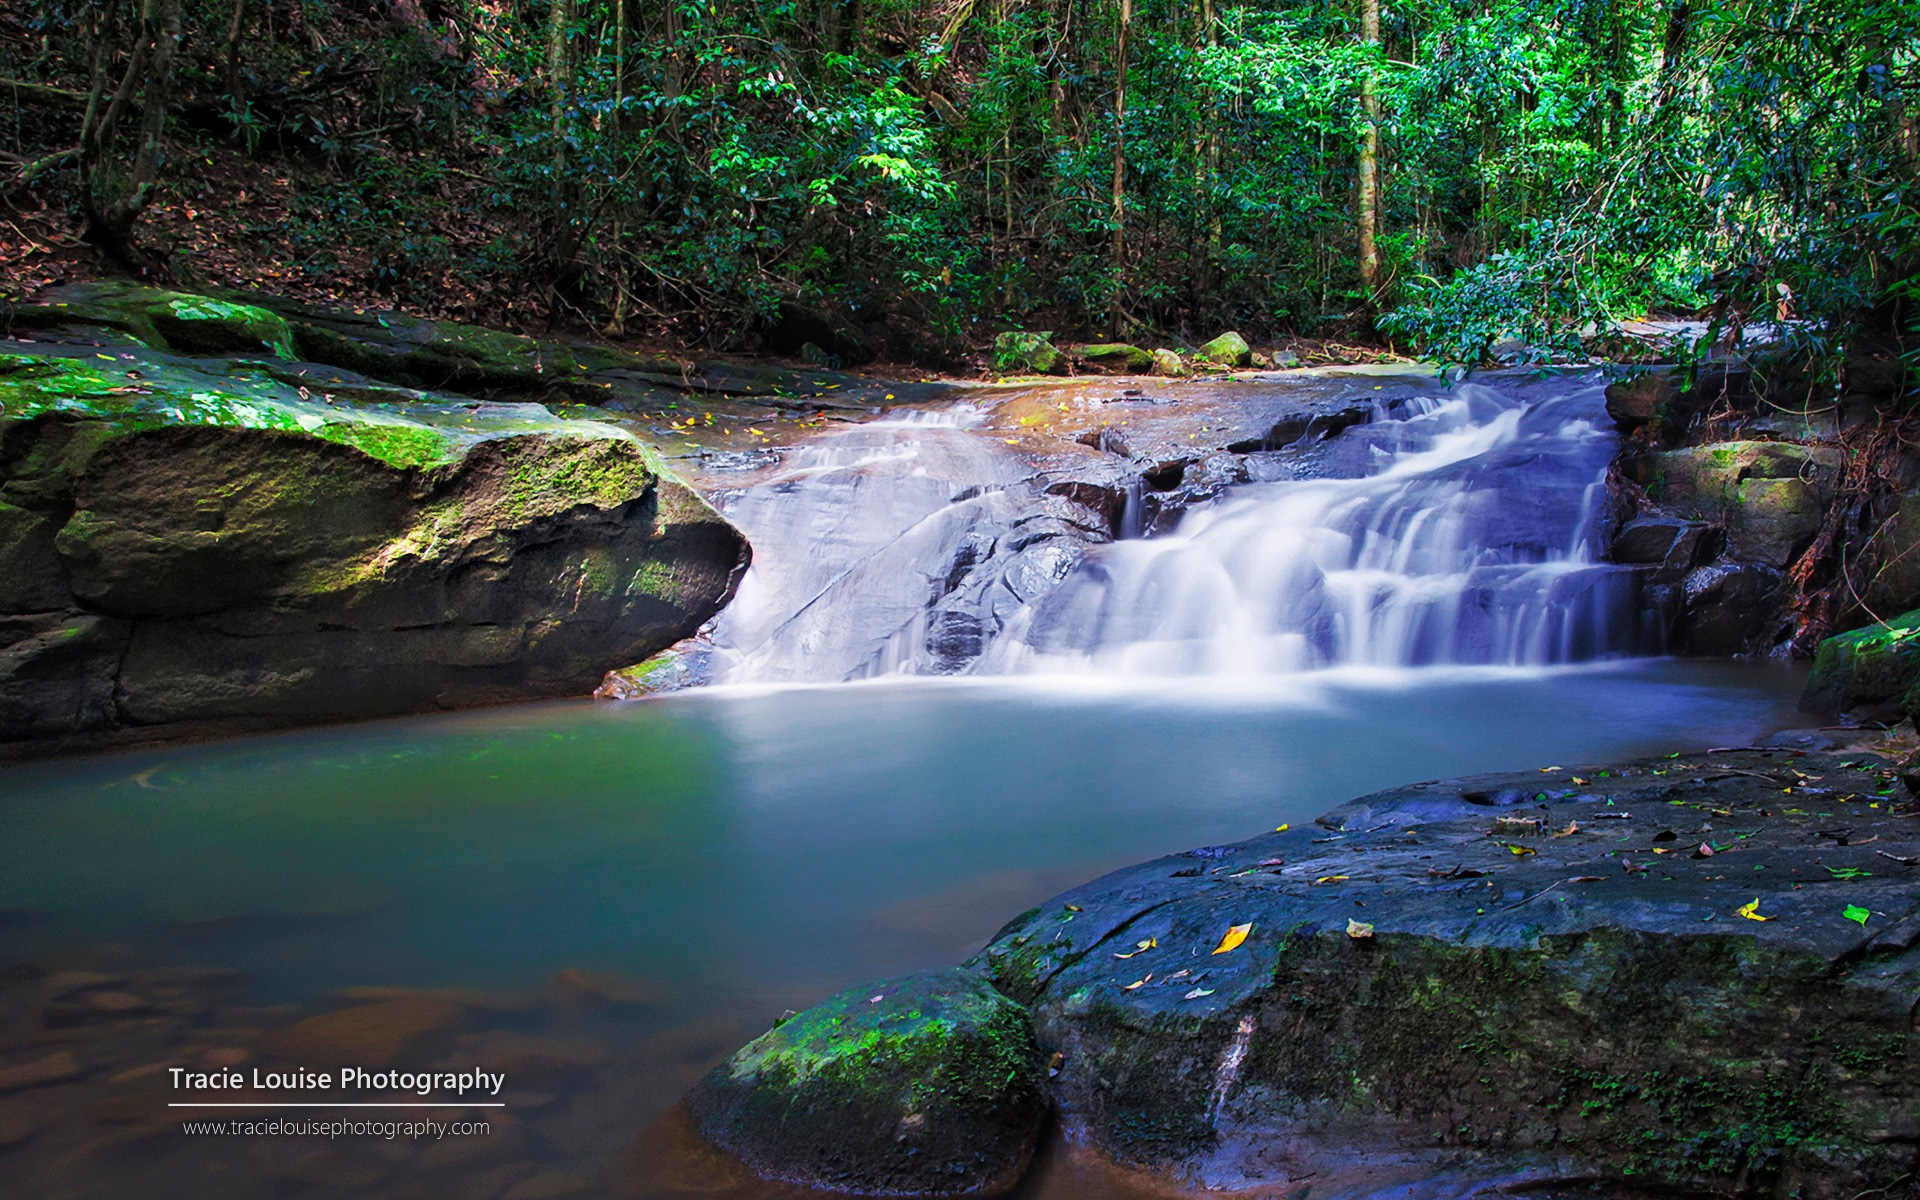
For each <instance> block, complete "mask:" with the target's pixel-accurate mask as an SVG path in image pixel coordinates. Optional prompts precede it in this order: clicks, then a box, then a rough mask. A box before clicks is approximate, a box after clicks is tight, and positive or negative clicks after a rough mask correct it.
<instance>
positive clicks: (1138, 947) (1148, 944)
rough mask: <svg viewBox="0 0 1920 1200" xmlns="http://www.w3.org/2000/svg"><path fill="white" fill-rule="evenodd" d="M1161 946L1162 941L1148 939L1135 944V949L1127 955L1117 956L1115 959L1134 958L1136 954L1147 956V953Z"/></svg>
mask: <svg viewBox="0 0 1920 1200" xmlns="http://www.w3.org/2000/svg"><path fill="white" fill-rule="evenodd" d="M1159 944H1160V941H1159V939H1158V938H1148V939H1147V940H1146V941H1144V942H1135V943H1134V944H1133V949H1131V950H1129V951H1127V952H1126V953H1125V954H1115V955H1114V957H1115V958H1132V957H1133V956H1134V955H1136V954H1145V953H1146V952H1147V951H1149V950H1151V949H1153V948H1154V947H1155V946H1158V945H1159Z"/></svg>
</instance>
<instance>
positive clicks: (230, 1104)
mask: <svg viewBox="0 0 1920 1200" xmlns="http://www.w3.org/2000/svg"><path fill="white" fill-rule="evenodd" d="M167 1107H168V1108H505V1107H506V1105H505V1104H504V1103H497V1104H456V1103H454V1102H453V1101H451V1100H449V1101H447V1102H445V1103H443V1104H348V1103H342V1104H241V1103H239V1102H237V1101H230V1100H215V1101H212V1102H210V1103H207V1104H169V1105H167Z"/></svg>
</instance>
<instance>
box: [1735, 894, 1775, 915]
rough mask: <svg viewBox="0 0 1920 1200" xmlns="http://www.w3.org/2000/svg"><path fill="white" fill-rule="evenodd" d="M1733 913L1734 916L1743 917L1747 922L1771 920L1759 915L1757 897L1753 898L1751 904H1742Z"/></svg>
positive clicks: (1758, 899) (1758, 900)
mask: <svg viewBox="0 0 1920 1200" xmlns="http://www.w3.org/2000/svg"><path fill="white" fill-rule="evenodd" d="M1733 911H1734V913H1735V914H1737V915H1739V916H1742V917H1745V918H1746V919H1747V920H1749V921H1771V920H1773V918H1772V917H1763V916H1761V915H1760V898H1759V897H1757V896H1756V897H1754V899H1753V900H1752V902H1750V903H1747V904H1742V905H1741V906H1740V907H1739V908H1736V909H1734V910H1733Z"/></svg>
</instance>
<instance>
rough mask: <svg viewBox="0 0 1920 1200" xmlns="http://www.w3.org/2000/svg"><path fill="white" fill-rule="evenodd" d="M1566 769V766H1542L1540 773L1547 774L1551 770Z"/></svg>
mask: <svg viewBox="0 0 1920 1200" xmlns="http://www.w3.org/2000/svg"><path fill="white" fill-rule="evenodd" d="M1564 770H1566V768H1565V767H1541V768H1540V773H1541V774H1542V775H1545V774H1546V773H1547V772H1549V771H1564Z"/></svg>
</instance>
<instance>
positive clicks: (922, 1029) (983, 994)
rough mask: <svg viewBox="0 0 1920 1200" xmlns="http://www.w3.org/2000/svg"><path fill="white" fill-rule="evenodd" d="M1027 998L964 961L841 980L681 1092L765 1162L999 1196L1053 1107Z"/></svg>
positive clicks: (835, 1178)
mask: <svg viewBox="0 0 1920 1200" xmlns="http://www.w3.org/2000/svg"><path fill="white" fill-rule="evenodd" d="M1044 1075H1045V1072H1044V1070H1043V1066H1042V1060H1041V1058H1040V1055H1039V1051H1038V1050H1037V1049H1036V1048H1035V1045H1034V1040H1033V1030H1032V1028H1031V1026H1030V1025H1029V1024H1028V1021H1027V1013H1026V1010H1025V1009H1023V1008H1021V1007H1020V1006H1019V1005H1018V1004H1015V1003H1014V1002H1013V1001H1011V1000H1009V999H1007V998H1006V997H1005V996H1002V995H1000V994H999V993H997V992H995V991H994V990H993V989H992V988H991V987H989V986H987V984H986V983H985V982H984V981H982V980H981V979H980V978H979V977H978V976H976V975H973V974H970V973H968V972H966V971H962V970H960V969H958V968H948V969H945V970H936V971H922V972H920V973H918V974H915V975H906V976H902V977H900V978H897V979H889V980H885V981H883V982H880V983H875V984H869V985H867V986H866V987H861V988H855V989H852V990H851V991H846V992H842V993H841V994H839V995H838V996H835V997H833V998H832V999H830V1000H826V1001H824V1002H822V1003H820V1004H818V1005H815V1006H814V1007H813V1008H810V1009H808V1010H807V1011H806V1012H803V1013H801V1014H799V1015H798V1016H795V1017H792V1018H789V1019H788V1020H786V1021H784V1022H782V1023H781V1024H779V1025H776V1026H775V1027H774V1028H773V1029H771V1030H769V1031H768V1032H767V1033H765V1034H762V1035H761V1036H760V1037H759V1038H757V1039H755V1040H754V1041H752V1042H750V1043H748V1044H747V1045H746V1046H745V1047H744V1048H742V1049H741V1050H740V1051H739V1052H738V1053H737V1054H735V1055H734V1056H733V1057H732V1058H731V1059H729V1060H728V1061H727V1062H725V1063H723V1064H721V1065H720V1066H719V1067H716V1068H715V1069H714V1070H713V1072H712V1073H711V1074H709V1075H708V1076H707V1077H706V1078H705V1079H704V1080H702V1081H701V1082H700V1084H699V1085H698V1086H697V1087H695V1088H694V1090H693V1092H692V1093H691V1094H690V1095H689V1096H688V1098H687V1106H688V1109H689V1111H690V1113H691V1114H692V1117H693V1120H694V1123H695V1125H696V1126H697V1127H698V1128H699V1130H700V1132H701V1134H702V1135H703V1136H705V1137H706V1138H707V1139H708V1140H709V1141H711V1142H713V1143H714V1144H715V1145H717V1146H719V1147H720V1148H721V1149H723V1150H726V1151H727V1152H729V1153H730V1154H732V1155H734V1156H735V1157H737V1158H738V1159H740V1160H741V1161H742V1162H743V1163H745V1164H746V1165H747V1166H748V1167H750V1168H752V1169H753V1170H754V1171H755V1172H756V1173H757V1174H759V1175H761V1176H763V1177H765V1178H768V1179H775V1180H780V1181H783V1182H787V1183H795V1184H800V1185H802V1186H807V1187H817V1188H824V1189H830V1190H833V1191H838V1192H853V1193H856V1194H866V1195H889V1196H958V1195H979V1194H993V1193H995V1192H1000V1191H1004V1190H1006V1189H1008V1188H1011V1187H1012V1186H1013V1185H1014V1184H1015V1183H1017V1182H1018V1181H1019V1179H1020V1176H1021V1175H1022V1174H1023V1173H1024V1172H1025V1170H1026V1167H1027V1163H1028V1161H1029V1160H1030V1159H1031V1157H1032V1155H1033V1150H1034V1146H1035V1144H1036V1143H1037V1142H1038V1140H1039V1134H1040V1125H1041V1122H1042V1120H1043V1119H1044V1118H1045V1116H1046V1111H1047V1100H1046V1090H1045V1080H1044Z"/></svg>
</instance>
